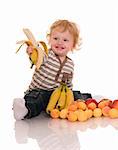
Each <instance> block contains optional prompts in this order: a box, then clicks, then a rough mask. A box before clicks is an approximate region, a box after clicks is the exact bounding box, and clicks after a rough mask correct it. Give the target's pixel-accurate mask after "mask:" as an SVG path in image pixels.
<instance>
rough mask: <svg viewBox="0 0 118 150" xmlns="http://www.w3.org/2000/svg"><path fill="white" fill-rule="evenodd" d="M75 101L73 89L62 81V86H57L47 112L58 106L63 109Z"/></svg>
mask: <svg viewBox="0 0 118 150" xmlns="http://www.w3.org/2000/svg"><path fill="white" fill-rule="evenodd" d="M73 101H74V95H73V92H72V90H71V89H69V88H68V87H67V85H66V84H65V83H62V84H61V85H60V87H58V88H56V89H55V90H54V91H53V93H52V95H51V97H50V99H49V103H48V105H47V108H46V112H47V113H48V114H50V112H51V110H53V109H54V108H57V109H59V110H62V109H64V108H68V106H69V105H70V104H71V103H72V102H73Z"/></svg>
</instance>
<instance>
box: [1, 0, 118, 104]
mask: <svg viewBox="0 0 118 150" xmlns="http://www.w3.org/2000/svg"><path fill="white" fill-rule="evenodd" d="M116 2H117V1H115V0H89V1H87V0H59V1H56V0H50V1H48V0H47V1H46V0H43V1H41V0H10V1H9V0H4V1H3V2H0V41H1V42H0V52H1V54H0V69H1V74H0V89H1V92H0V100H1V101H7V102H9V101H12V98H14V97H21V96H23V92H24V91H25V90H26V89H27V87H28V85H29V83H30V81H31V78H32V74H33V70H31V69H30V63H29V60H28V57H27V55H26V53H25V48H26V47H24V48H22V49H21V50H20V51H19V53H18V54H15V51H16V49H17V48H18V45H16V41H18V40H23V39H27V38H26V36H25V35H24V33H23V31H22V28H24V27H27V28H29V29H30V30H31V31H32V32H33V34H34V35H35V37H36V39H37V40H44V41H46V33H47V32H48V31H49V27H50V25H51V24H52V23H53V22H54V21H55V20H57V19H69V20H71V21H74V22H76V23H77V24H78V25H79V26H80V29H81V36H82V38H83V45H82V48H81V50H80V51H76V52H74V53H73V54H70V56H71V58H72V59H73V60H74V63H75V74H74V79H73V84H74V89H75V90H80V91H81V92H89V93H92V95H103V96H105V97H108V98H112V99H117V98H118V93H117V89H118V88H117V85H118V58H117V57H118V56H117V55H118V43H117V39H118V28H117V27H118V16H117V14H118V9H117V3H116ZM46 42H47V41H46ZM6 97H7V99H6ZM8 98H9V99H8Z"/></svg>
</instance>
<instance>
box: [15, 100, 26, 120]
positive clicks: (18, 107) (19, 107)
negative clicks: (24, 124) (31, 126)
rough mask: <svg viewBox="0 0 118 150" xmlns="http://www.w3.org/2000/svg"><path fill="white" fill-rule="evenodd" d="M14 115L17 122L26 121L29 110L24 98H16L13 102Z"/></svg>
mask: <svg viewBox="0 0 118 150" xmlns="http://www.w3.org/2000/svg"><path fill="white" fill-rule="evenodd" d="M13 113H14V118H15V119H16V120H22V119H24V116H25V115H26V114H27V113H28V109H27V108H26V107H25V100H24V99H22V98H15V99H14V101H13Z"/></svg>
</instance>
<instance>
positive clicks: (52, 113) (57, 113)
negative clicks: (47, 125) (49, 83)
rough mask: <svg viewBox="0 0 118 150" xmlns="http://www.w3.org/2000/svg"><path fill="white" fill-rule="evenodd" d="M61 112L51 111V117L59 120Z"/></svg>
mask: <svg viewBox="0 0 118 150" xmlns="http://www.w3.org/2000/svg"><path fill="white" fill-rule="evenodd" d="M59 114H60V111H59V110H58V109H56V108H55V109H53V110H51V113H50V116H51V117H52V118H54V119H56V118H59Z"/></svg>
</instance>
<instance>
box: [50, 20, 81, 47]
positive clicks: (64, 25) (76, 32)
mask: <svg viewBox="0 0 118 150" xmlns="http://www.w3.org/2000/svg"><path fill="white" fill-rule="evenodd" d="M54 29H57V30H59V31H61V32H65V31H67V30H68V31H69V32H70V34H71V35H72V36H73V39H74V43H73V49H80V45H81V40H82V39H81V38H80V29H79V27H78V26H77V24H75V23H74V22H71V21H68V20H57V21H55V22H54V23H53V24H52V25H51V27H50V32H49V33H48V34H47V37H48V38H50V36H51V34H52V31H53V30H54Z"/></svg>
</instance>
